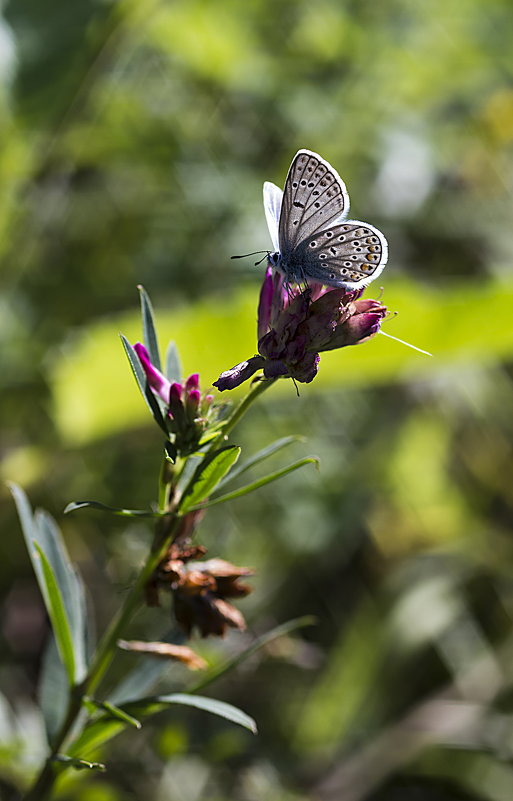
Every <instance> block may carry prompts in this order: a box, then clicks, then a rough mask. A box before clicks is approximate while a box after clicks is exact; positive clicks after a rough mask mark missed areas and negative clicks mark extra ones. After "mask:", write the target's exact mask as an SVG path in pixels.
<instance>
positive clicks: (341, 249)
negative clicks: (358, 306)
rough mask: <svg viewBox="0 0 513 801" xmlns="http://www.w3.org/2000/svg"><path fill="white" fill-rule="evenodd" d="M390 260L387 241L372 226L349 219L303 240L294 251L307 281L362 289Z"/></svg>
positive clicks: (296, 260) (295, 258)
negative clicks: (388, 259)
mask: <svg viewBox="0 0 513 801" xmlns="http://www.w3.org/2000/svg"><path fill="white" fill-rule="evenodd" d="M387 258H388V247H387V241H386V239H385V237H384V236H383V234H382V233H381V231H378V229H377V228H374V226H372V225H369V223H363V222H359V221H358V220H346V221H344V222H341V223H337V224H335V225H332V226H331V227H327V228H324V229H323V230H321V231H317V232H316V233H314V234H313V235H311V236H309V237H307V238H306V239H303V240H302V241H301V242H300V243H299V245H298V247H297V248H296V249H295V251H294V260H295V262H297V263H298V264H301V265H302V271H303V274H304V278H305V280H306V281H308V279H310V280H311V281H316V282H318V283H321V284H325V285H327V286H334V287H347V288H353V287H360V286H362V287H363V286H366V285H367V284H369V283H370V282H371V281H373V280H374V279H375V278H377V276H378V275H379V274H380V273H381V271H382V270H383V268H384V266H385V264H386V262H387Z"/></svg>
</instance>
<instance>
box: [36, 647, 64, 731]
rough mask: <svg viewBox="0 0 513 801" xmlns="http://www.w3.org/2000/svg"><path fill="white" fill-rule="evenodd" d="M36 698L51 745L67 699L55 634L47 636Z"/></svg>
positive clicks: (62, 718)
mask: <svg viewBox="0 0 513 801" xmlns="http://www.w3.org/2000/svg"><path fill="white" fill-rule="evenodd" d="M38 700H39V705H40V707H41V711H42V713H43V718H44V722H45V728H46V735H47V737H48V742H49V744H50V745H53V742H54V740H55V737H56V736H57V734H58V733H59V731H60V729H61V726H62V724H63V723H64V719H65V717H66V712H67V709H68V701H69V687H68V683H67V680H66V670H65V668H64V665H63V664H62V659H61V658H60V655H59V650H58V648H57V643H56V642H55V636H54V635H53V633H52V635H51V636H50V637H49V638H48V643H47V645H46V648H45V651H44V654H43V664H42V668H41V675H40V677H39V685H38Z"/></svg>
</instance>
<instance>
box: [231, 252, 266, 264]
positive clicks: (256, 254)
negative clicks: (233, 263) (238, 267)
mask: <svg viewBox="0 0 513 801" xmlns="http://www.w3.org/2000/svg"><path fill="white" fill-rule="evenodd" d="M260 253H265V256H268V255H269V251H268V250H255V251H254V252H253V253H243V254H242V255H241V256H230V259H245V258H246V257H247V256H258V255H259V254H260ZM265 256H264V258H265ZM263 260H264V259H260V261H259V262H257V264H260V262H261V261H263Z"/></svg>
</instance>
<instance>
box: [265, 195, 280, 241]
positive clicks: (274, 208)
mask: <svg viewBox="0 0 513 801" xmlns="http://www.w3.org/2000/svg"><path fill="white" fill-rule="evenodd" d="M282 198H283V192H282V190H281V189H280V188H279V187H278V186H276V184H272V183H271V182H270V181H266V182H265V184H264V210H265V219H266V220H267V227H268V229H269V233H270V235H271V240H272V243H273V248H274V250H279V249H280V242H279V238H278V225H279V222H280V211H281V202H282Z"/></svg>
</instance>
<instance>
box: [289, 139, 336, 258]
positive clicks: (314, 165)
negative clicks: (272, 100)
mask: <svg viewBox="0 0 513 801" xmlns="http://www.w3.org/2000/svg"><path fill="white" fill-rule="evenodd" d="M348 211H349V196H348V194H347V191H346V187H345V184H344V182H343V181H342V179H341V177H340V176H339V174H338V173H337V171H336V170H334V169H333V167H332V166H331V165H330V164H328V162H327V161H324V159H322V158H321V157H320V156H319V155H317V153H312V152H311V151H310V150H299V151H298V152H297V153H296V155H295V157H294V159H293V161H292V164H291V165H290V169H289V172H288V175H287V179H286V181H285V187H284V190H283V202H282V206H281V213H280V222H279V244H280V253H281V255H282V257H283V258H284V260H285V261H287V260H288V256H289V255H290V254H291V252H292V251H293V250H295V248H297V246H298V245H299V243H300V242H302V241H303V240H304V239H306V238H308V237H310V236H312V235H313V234H315V233H317V231H319V230H321V229H323V228H325V227H326V226H328V225H329V224H330V222H333V221H334V220H335V219H336V218H337V217H341V215H342V214H347V212H348Z"/></svg>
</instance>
